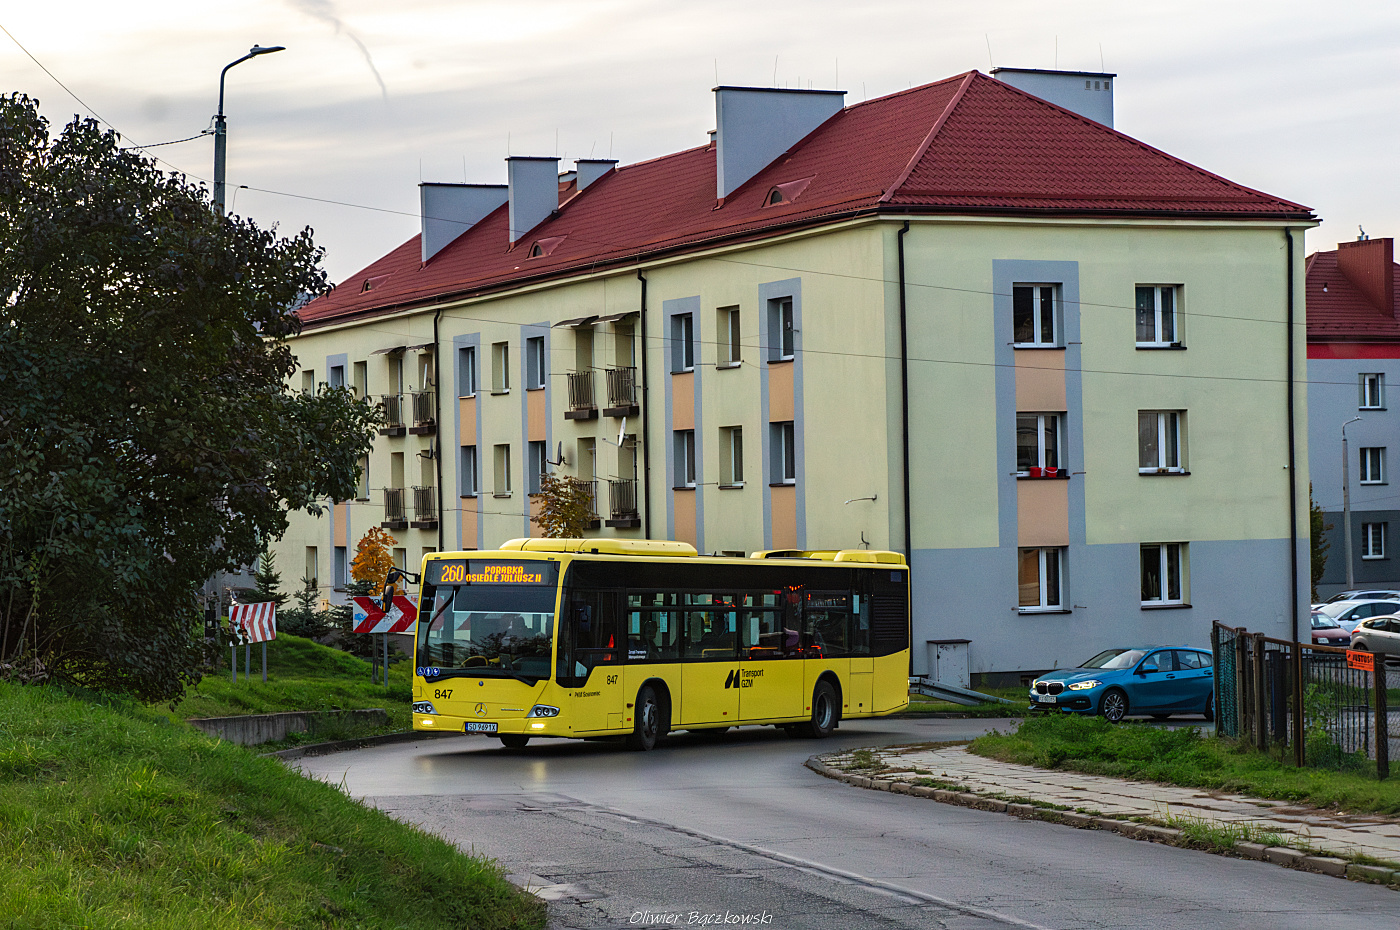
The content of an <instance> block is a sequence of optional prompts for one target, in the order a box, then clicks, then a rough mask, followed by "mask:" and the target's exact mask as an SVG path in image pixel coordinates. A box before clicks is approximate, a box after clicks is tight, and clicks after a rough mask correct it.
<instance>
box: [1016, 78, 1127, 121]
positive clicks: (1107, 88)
mask: <svg viewBox="0 0 1400 930" xmlns="http://www.w3.org/2000/svg"><path fill="white" fill-rule="evenodd" d="M992 77H994V78H996V79H997V80H998V81H1003V82H1005V83H1007V84H1010V85H1011V86H1012V87H1015V88H1016V89H1018V90H1024V91H1025V92H1026V93H1028V94H1034V95H1035V96H1037V97H1039V98H1040V99H1041V100H1048V101H1050V102H1051V103H1053V104H1055V106H1057V107H1064V108H1065V109H1066V110H1073V111H1074V112H1075V113H1078V114H1079V115H1080V116H1085V117H1088V118H1089V119H1091V120H1093V121H1094V122H1096V123H1103V124H1104V125H1105V126H1107V127H1109V128H1110V129H1112V128H1113V80H1114V78H1116V77H1118V75H1116V74H1104V73H1103V72H1102V71H1039V70H1037V69H1035V68H993V69H992Z"/></svg>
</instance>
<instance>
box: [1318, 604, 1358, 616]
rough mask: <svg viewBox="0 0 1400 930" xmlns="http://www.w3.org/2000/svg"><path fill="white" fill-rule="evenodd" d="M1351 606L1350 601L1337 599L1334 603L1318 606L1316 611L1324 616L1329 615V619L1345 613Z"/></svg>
mask: <svg viewBox="0 0 1400 930" xmlns="http://www.w3.org/2000/svg"><path fill="white" fill-rule="evenodd" d="M1351 607H1352V603H1351V601H1338V602H1337V603H1335V604H1328V605H1327V606H1326V607H1322V608H1320V609H1319V610H1318V613H1320V614H1322V615H1323V616H1324V617H1330V618H1331V619H1333V620H1336V619H1337V617H1339V616H1340V615H1342V614H1344V613H1346V612H1347V611H1348V610H1350V609H1351Z"/></svg>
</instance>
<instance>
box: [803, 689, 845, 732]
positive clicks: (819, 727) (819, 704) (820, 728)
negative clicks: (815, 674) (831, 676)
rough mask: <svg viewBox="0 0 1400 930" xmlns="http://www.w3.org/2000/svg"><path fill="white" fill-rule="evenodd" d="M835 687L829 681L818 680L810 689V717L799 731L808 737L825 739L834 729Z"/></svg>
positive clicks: (835, 711)
mask: <svg viewBox="0 0 1400 930" xmlns="http://www.w3.org/2000/svg"><path fill="white" fill-rule="evenodd" d="M836 708H837V704H836V689H835V688H833V687H832V686H831V682H829V681H819V682H817V686H816V687H815V688H813V689H812V719H811V720H809V721H807V722H806V723H804V724H802V725H801V727H800V730H799V732H800V733H801V734H802V735H803V736H806V737H808V738H810V739H825V738H826V737H828V736H830V735H831V732H832V731H833V730H835V729H836V714H837V709H836Z"/></svg>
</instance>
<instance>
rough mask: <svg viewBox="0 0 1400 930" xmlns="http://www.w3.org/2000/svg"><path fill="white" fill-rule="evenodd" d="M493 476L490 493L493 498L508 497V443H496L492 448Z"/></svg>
mask: <svg viewBox="0 0 1400 930" xmlns="http://www.w3.org/2000/svg"><path fill="white" fill-rule="evenodd" d="M492 451H493V453H494V455H493V457H494V459H495V462H494V465H495V474H493V475H492V476H491V477H492V487H493V488H494V491H493V492H492V493H493V495H494V496H495V497H510V443H508V442H502V443H497V444H496V445H495V446H494V447H493V450H492Z"/></svg>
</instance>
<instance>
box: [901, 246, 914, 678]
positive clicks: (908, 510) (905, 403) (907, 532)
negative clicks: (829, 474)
mask: <svg viewBox="0 0 1400 930" xmlns="http://www.w3.org/2000/svg"><path fill="white" fill-rule="evenodd" d="M907 232H909V221H908V220H905V221H904V228H902V229H901V230H900V231H899V236H898V243H899V392H900V405H899V410H900V416H901V417H902V418H903V429H902V431H901V433H900V437H901V446H902V447H903V448H902V449H901V450H900V451H901V453H902V454H903V462H904V557H905V558H906V559H908V560H909V567H910V568H911V569H912V568H913V566H914V543H913V539H914V531H913V528H912V526H911V525H910V520H911V514H912V510H913V508H912V507H911V506H910V503H909V315H908V312H907V310H908V308H907V305H906V302H905V297H904V234H905V233H907ZM912 655H913V654H912V653H911V654H910V656H911V661H912Z"/></svg>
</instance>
